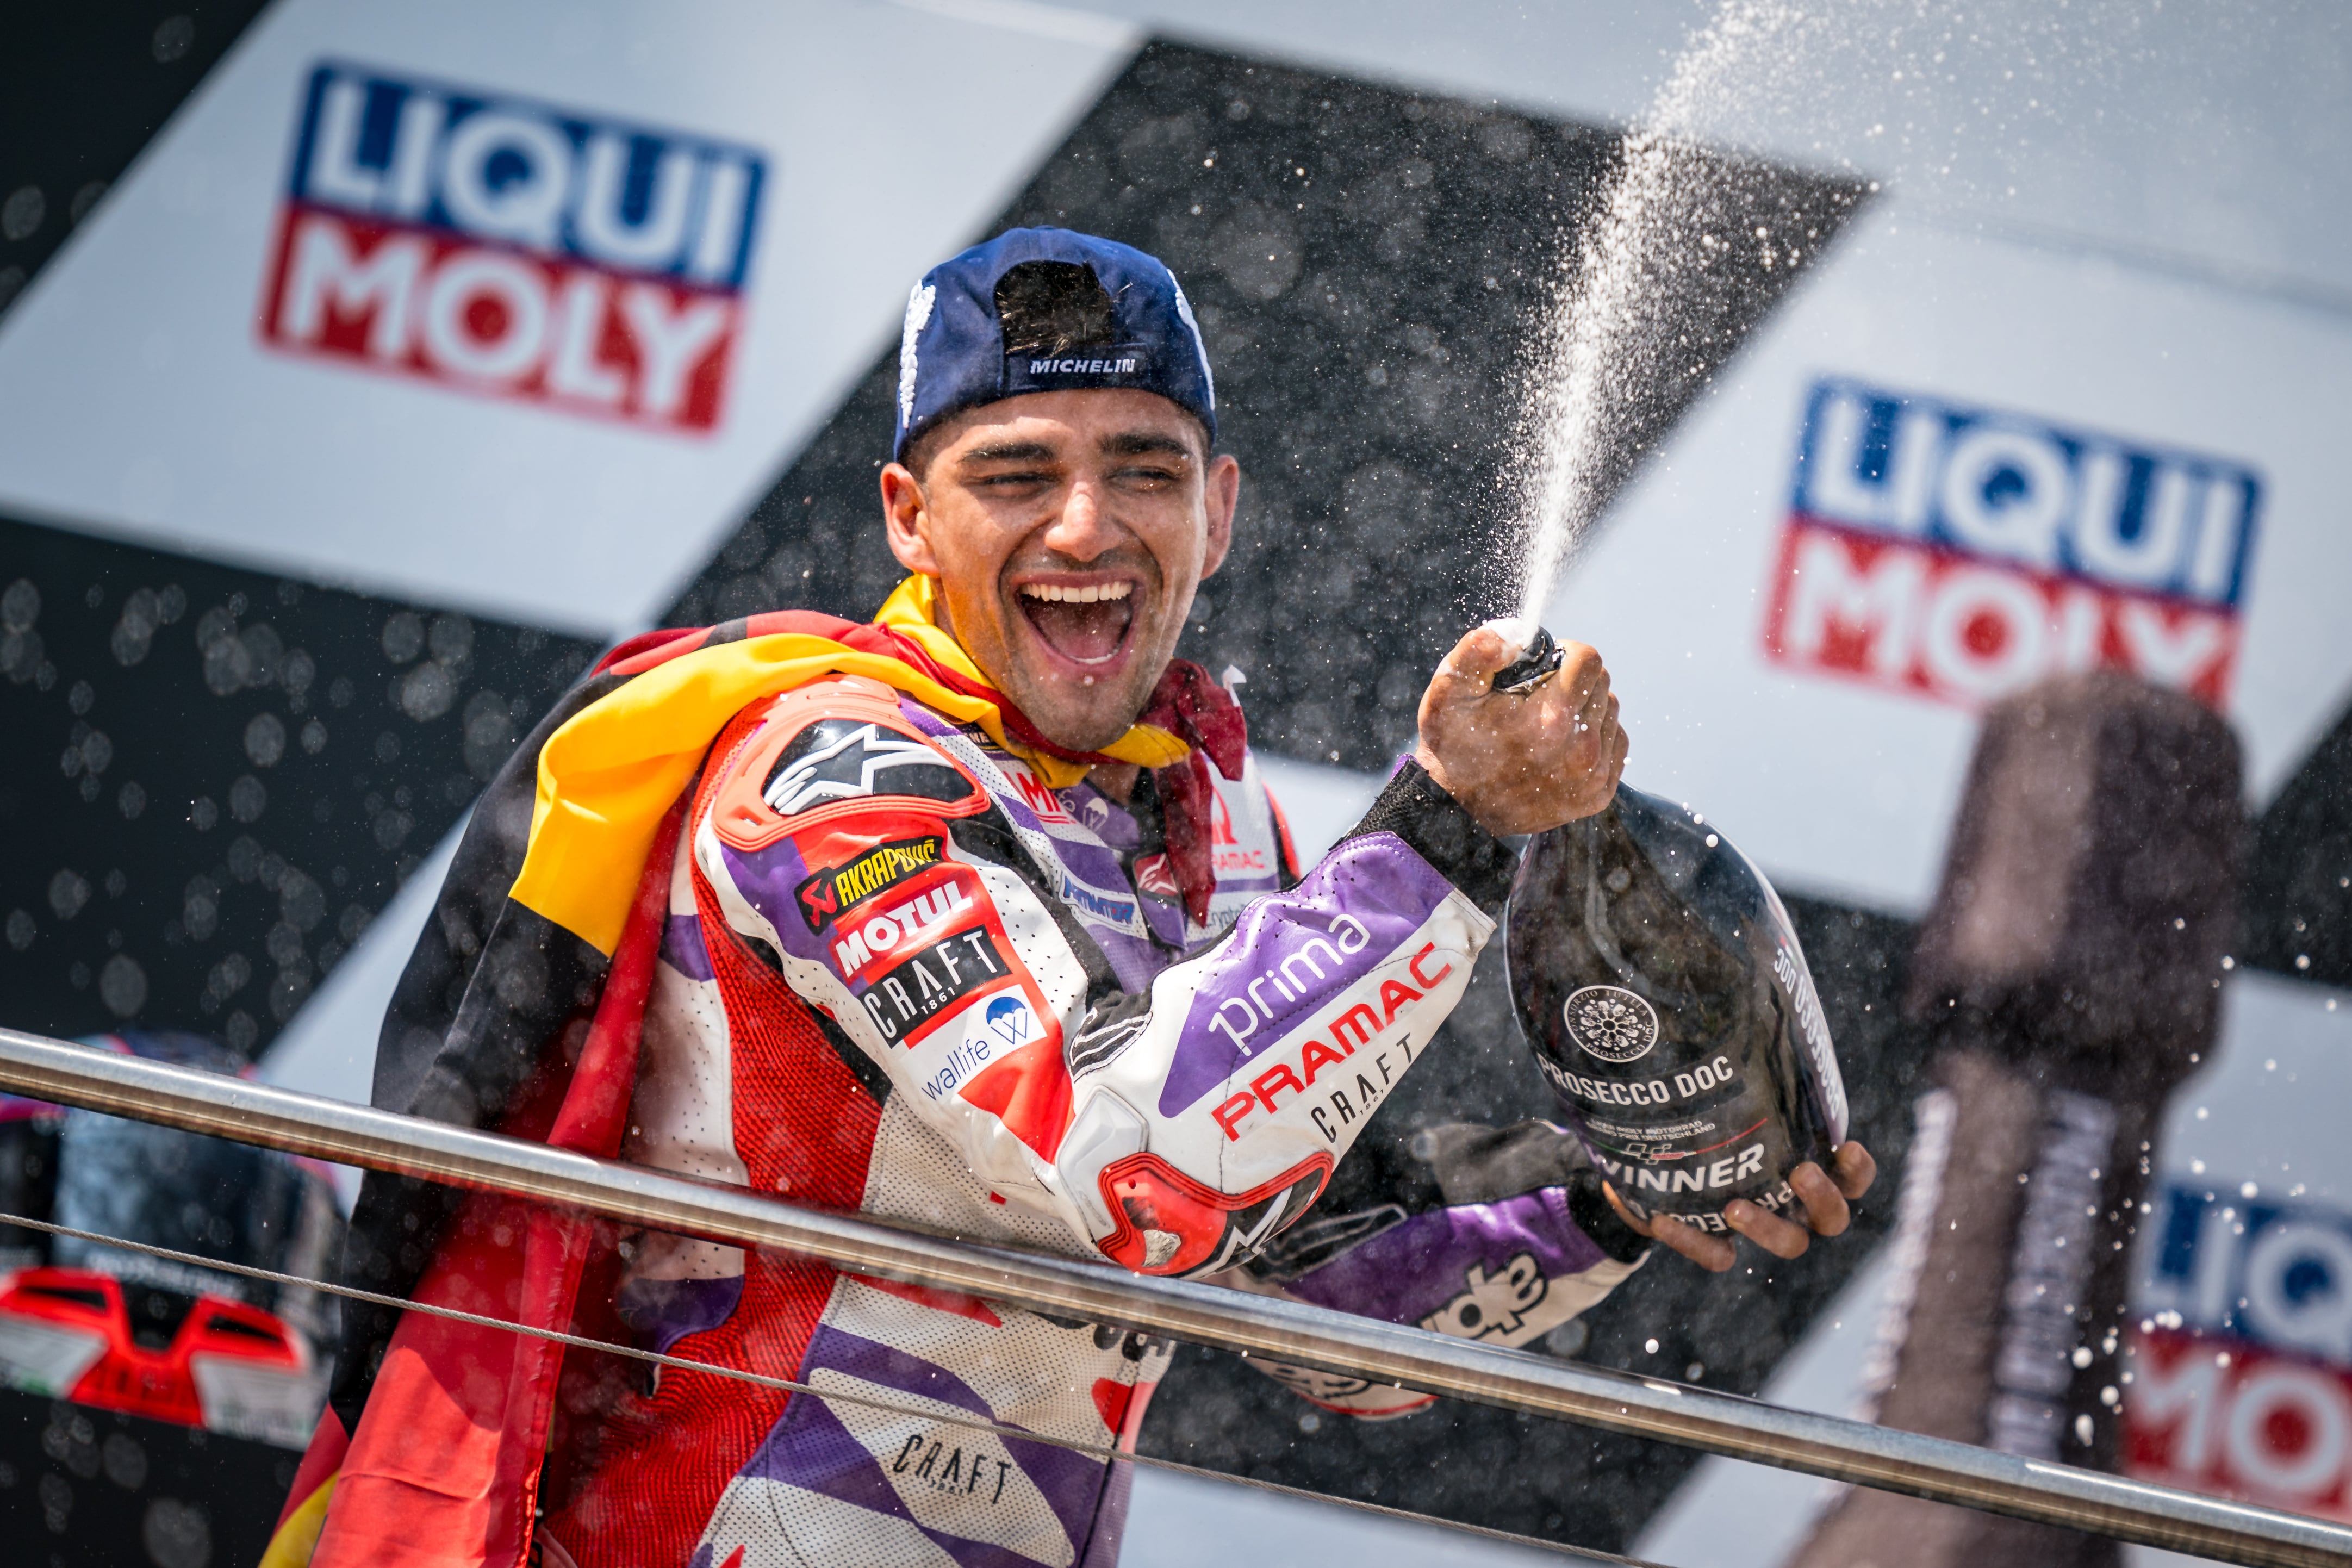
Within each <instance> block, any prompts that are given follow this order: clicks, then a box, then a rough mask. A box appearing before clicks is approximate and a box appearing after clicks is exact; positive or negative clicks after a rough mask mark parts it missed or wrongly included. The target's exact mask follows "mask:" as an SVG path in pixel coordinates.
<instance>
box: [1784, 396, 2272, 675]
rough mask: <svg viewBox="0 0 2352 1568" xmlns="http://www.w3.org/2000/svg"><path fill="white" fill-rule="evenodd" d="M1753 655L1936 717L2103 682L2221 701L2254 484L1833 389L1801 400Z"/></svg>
mask: <svg viewBox="0 0 2352 1568" xmlns="http://www.w3.org/2000/svg"><path fill="white" fill-rule="evenodd" d="M1796 479H1797V482H1796V494H1795V496H1794V499H1793V505H1792V508H1791V510H1790V516H1789V520H1788V523H1787V525H1786V527H1785V529H1784V530H1783V531H1782V534H1781V540H1780V552H1779V555H1778V558H1777V560H1776V562H1775V563H1774V567H1773V574H1772V582H1771V584H1770V593H1769V605H1770V608H1769V612H1768V618H1767V620H1766V623H1765V627H1764V646H1765V650H1766V653H1767V654H1768V655H1769V657H1770V658H1772V659H1773V660H1775V661H1776V662H1778V663H1781V664H1785V665H1791V666H1796V667H1800V668H1811V669H1818V670H1823V671H1831V672H1835V673H1837V674H1840V675H1843V676H1849V677H1854V678H1859V679H1864V680H1867V681H1870V682H1872V683H1874V684H1876V685H1880V686H1885V687H1888V688H1892V689H1898V690H1905V691H1910V692H1916V693H1917V694H1919V695H1922V696H1928V697H1936V698H1941V699H1944V700H1950V701H1957V702H1963V703H1969V704H1972V705H1973V704H1979V703H1985V702H1990V701H1993V700H1997V699H1999V698H2000V697H2002V696H2005V695H2007V694H2008V693H2010V692H2011V691H2015V690H2017V689H2021V688H2022V687H2025V686H2029V685H2031V684H2032V683H2033V682H2034V681H2036V680H2039V679H2042V678H2043V677H2045V676H2050V675H2058V674H2064V673H2068V672H2072V671H2078V670H2084V669H2093V668H2103V667H2105V668H2119V669H2125V670H2129V671H2131V672H2132V673H2134V674H2136V675H2139V676H2142V677H2144V678H2146V679H2149V680H2152V681H2155V682H2157V683H2158V684H2159V685H2163V686H2169V687H2174V688H2177V689H2181V690H2184V691H2189V692H2193V693H2194V694H2195V695H2197V696H2198V697H2200V698H2202V699H2203V700H2205V701H2207V702H2209V703H2211V704H2213V705H2214V706H2216V707H2219V706H2221V704H2222V703H2223V701H2224V700H2226V699H2227V697H2228V695H2229V687H2230V677H2231V667H2232V665H2233V664H2234V662H2235V660H2236V658H2237V652H2238V638H2239V613H2240V609H2241V607H2242V604H2243V602H2244V597H2245V590H2246V582H2247V579H2248V577H2249V576H2250V575H2251V574H2252V561H2253V552H2254V544H2255V524H2256V521H2257V519H2258V517H2259V515H2260V512H2261V510H2262V493H2263V483H2262V479H2261V478H2260V477H2259V476H2258V475H2257V474H2256V473H2255V472H2254V470H2253V469H2252V468H2250V467H2248V466H2247V465H2246V464H2244V463H2242V462H2237V461H2234V460H2232V459H2230V458H2219V457H2213V456H2210V455H2208V454H2203V453H2198V452H2189V451H2183V450H2180V449H2178V448H2174V447H2161V446H2158V445H2157V444H2155V443H2153V442H2141V441H2133V440H2126V439H2123V438H2120V437H2114V436H2110V435H2105V434H2103V433H2100V432H2096V431H2091V430H2084V429H2075V428H2068V427H2063V426H2056V425H2052V424H2049V423H2047V422H2045V421H2042V420H2040V419H2036V418H2032V417H2029V416H2023V415H2018V414H2010V413H2005V412H2000V411H1997V410H1990V409H1984V408H1970V407H1964V406H1962V405H1958V404H1953V403H1946V402H1943V401H1941V400H1938V399H1936V398H1932V397H1923V396H1919V395H1915V394H1908V393H1896V392H1886V391H1881V390H1878V389H1875V388H1873V387H1868V386H1864V385H1861V384H1857V383H1854V382H1850V381H1824V382H1822V383H1820V384H1817V385H1816V386H1815V387H1814V388H1813V390H1812V393H1811V397H1810V399H1809V401H1808V404H1807V406H1806V414H1805V430H1804V437H1803V441H1802V445H1801V448H1800V450H1799V452H1798V457H1797V476H1796Z"/></svg>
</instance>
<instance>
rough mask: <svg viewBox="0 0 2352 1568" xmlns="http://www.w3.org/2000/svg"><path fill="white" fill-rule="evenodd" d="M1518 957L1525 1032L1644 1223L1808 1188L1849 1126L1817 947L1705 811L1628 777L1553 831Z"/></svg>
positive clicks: (1709, 1217)
mask: <svg viewBox="0 0 2352 1568" xmlns="http://www.w3.org/2000/svg"><path fill="white" fill-rule="evenodd" d="M1506 920H1507V926H1508V930H1507V934H1506V938H1505V952H1506V954H1507V958H1508V961H1509V964H1510V985H1511V994H1512V997H1513V999H1514V1001H1515V1002H1516V1004H1517V1007H1518V1016H1519V1026H1520V1028H1521V1029H1523V1030H1524V1031H1525V1032H1526V1034H1527V1037H1528V1041H1529V1043H1530V1044H1532V1045H1533V1047H1535V1054H1536V1062H1537V1065H1538V1067H1540V1068H1542V1069H1543V1073H1544V1077H1545V1078H1546V1079H1548V1080H1549V1082H1550V1084H1551V1086H1552V1090H1553V1092H1554V1093H1555V1094H1557V1095H1558V1096H1559V1102H1560V1105H1561V1107H1562V1109H1563V1110H1565V1111H1566V1112H1567V1121H1568V1124H1569V1126H1570V1128H1571V1129H1572V1130H1573V1131H1575V1132H1576V1133H1577V1135H1578V1136H1579V1137H1580V1138H1581V1139H1582V1140H1583V1141H1584V1145H1585V1148H1586V1150H1587V1151H1588V1152H1590V1153H1591V1156H1592V1158H1593V1162H1594V1163H1595V1164H1597V1165H1598V1166H1599V1167H1600V1168H1601V1172H1602V1173H1604V1174H1605V1175H1606V1176H1607V1177H1608V1178H1609V1181H1610V1183H1611V1184H1612V1186H1614V1187H1615V1188H1616V1191H1617V1194H1618V1196H1619V1197H1621V1198H1622V1199H1623V1200H1624V1201H1625V1203H1626V1205H1628V1206H1629V1207H1631V1208H1632V1209H1633V1211H1634V1213H1635V1214H1636V1215H1637V1216H1642V1215H1647V1214H1648V1213H1650V1212H1652V1211H1655V1212H1658V1213H1664V1214H1671V1215H1680V1216H1681V1217H1683V1218H1685V1219H1688V1220H1691V1221H1693V1222H1694V1223H1696V1224H1698V1225H1700V1226H1704V1227H1706V1228H1707V1229H1710V1230H1718V1231H1719V1230H1722V1229H1724V1228H1726V1227H1725V1225H1724V1221H1723V1205H1725V1204H1727V1203H1728V1202H1730V1201H1731V1200H1732V1199H1733V1198H1746V1199H1748V1201H1749V1202H1751V1203H1754V1204H1757V1205H1761V1206H1762V1207H1765V1208H1767V1209H1772V1210H1780V1209H1784V1208H1787V1207H1788V1206H1789V1205H1790V1204H1792V1203H1793V1202H1794V1201H1795V1199H1794V1196H1793V1194H1791V1193H1790V1188H1789V1181H1788V1176H1789V1173H1790V1171H1791V1170H1793V1169H1794V1168H1795V1167H1796V1166H1797V1165H1799V1164H1801V1163H1803V1162H1804V1161H1807V1160H1812V1161H1816V1162H1818V1163H1820V1164H1821V1165H1822V1167H1823V1168H1824V1169H1826V1168H1828V1166H1829V1164H1830V1163H1831V1157H1832V1152H1834V1151H1835V1150H1836V1148H1837V1146H1838V1145H1839V1144H1840V1143H1843V1142H1844V1141H1845V1136H1846V1104H1845V1086H1844V1084H1843V1081H1842V1080H1841V1079H1840V1078H1839V1076H1838V1065H1837V1053H1836V1051H1835V1049H1834V1048H1833V1047H1832V1045H1831V1044H1830V1032H1829V1026H1828V1025H1827V1024H1826V1023H1825V1022H1824V1021H1823V1019H1822V1007H1821V1001H1820V998H1819V996H1818V995H1817V994H1815V992H1814V990H1813V978H1812V974H1811V972H1810V971H1809V970H1808V969H1807V968H1806V967H1805V953H1804V949H1803V947H1802V946H1801V945H1800V944H1799V942H1798V941H1797V933H1796V931H1795V930H1794V929H1793V928H1792V927H1791V926H1790V922H1789V913H1788V910H1785V909H1783V908H1782V907H1781V904H1780V896H1779V895H1778V894H1776V893H1774V892H1773V891H1772V886H1771V884H1770V883H1769V882H1767V881H1766V880H1765V879H1764V877H1763V874H1762V873H1761V872H1759V871H1758V870H1757V869H1756V868H1755V867H1754V866H1753V865H1751V864H1750V863H1749V862H1748V858H1747V857H1746V856H1744V855H1742V854H1740V853H1739V851H1738V849H1735V848H1734V847H1732V845H1731V841H1730V840H1729V839H1727V838H1725V837H1723V836H1722V835H1721V834H1720V833H1718V832H1717V830H1716V829H1714V828H1712V827H1710V826H1707V825H1706V821H1705V820H1704V819H1703V818H1701V817H1698V816H1694V815H1692V814H1691V813H1690V812H1688V811H1685V810H1684V809H1682V808H1681V807H1679V806H1676V805H1672V804H1671V803H1669V802H1666V801H1663V800H1660V799H1658V798H1657V797H1656V796H1654V795H1643V794H1642V793H1641V792H1640V791H1638V790H1634V789H1628V788H1624V787H1622V786H1621V787H1620V788H1619V789H1618V791H1617V797H1616V799H1615V800H1614V801H1612V803H1611V804H1610V805H1609V808H1608V809H1607V810H1606V811H1603V812H1601V814H1600V815H1599V816H1590V817H1586V818H1585V819H1583V820H1582V821H1580V822H1571V823H1570V824H1568V825H1567V826H1564V827H1558V828H1554V829H1553V830H1552V831H1550V832H1549V833H1543V834H1538V836H1537V837H1535V839H1534V840H1533V841H1532V842H1531V843H1530V844H1529V846H1528V852H1527V855H1526V857H1525V858H1524V859H1523V861H1522V862H1521V864H1520V867H1519V876H1518V880H1517V884H1516V885H1515V886H1514V887H1513V889H1512V890H1511V905H1510V910H1509V913H1508V914H1507V916H1506Z"/></svg>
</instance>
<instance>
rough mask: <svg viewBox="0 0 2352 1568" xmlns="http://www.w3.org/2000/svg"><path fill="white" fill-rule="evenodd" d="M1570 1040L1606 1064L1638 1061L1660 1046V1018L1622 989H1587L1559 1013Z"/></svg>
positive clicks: (1606, 986) (1647, 1005) (1601, 986)
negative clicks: (1653, 1047) (1566, 1025)
mask: <svg viewBox="0 0 2352 1568" xmlns="http://www.w3.org/2000/svg"><path fill="white" fill-rule="evenodd" d="M1560 1015H1561V1016H1562V1017H1563V1018H1564V1019H1565V1020H1566V1021H1567V1024H1568V1036H1569V1038H1570V1039H1572V1040H1574V1041H1575V1042H1576V1043H1577V1044H1578V1045H1580V1046H1581V1047H1584V1049H1585V1051H1586V1053H1587V1054H1588V1055H1591V1056H1596V1057H1599V1058H1601V1060H1602V1061H1604V1062H1633V1061H1639V1060H1641V1059H1642V1058H1643V1057H1645V1056H1648V1055H1649V1054H1650V1047H1652V1046H1654V1045H1656V1044H1657V1043H1658V1016H1657V1014H1656V1013H1654V1012H1653V1011H1651V1009H1650V1005H1649V1004H1648V1003H1647V1002H1644V1001H1643V1000H1642V999H1641V998H1640V997H1639V996H1636V995H1635V994H1633V993H1632V992H1631V991H1628V990H1626V989H1624V988H1623V987H1622V986H1619V985H1588V986H1586V987H1584V989H1582V990H1581V991H1579V992H1577V993H1576V994H1574V995H1572V996H1570V998H1569V999H1568V1002H1567V1004H1566V1005H1564V1006H1563V1007H1562V1008H1561V1009H1560Z"/></svg>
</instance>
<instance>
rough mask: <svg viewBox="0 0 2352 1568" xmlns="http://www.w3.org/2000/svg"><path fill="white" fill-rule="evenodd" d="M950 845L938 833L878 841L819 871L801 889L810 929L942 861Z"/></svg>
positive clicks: (803, 912)
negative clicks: (848, 858)
mask: <svg viewBox="0 0 2352 1568" xmlns="http://www.w3.org/2000/svg"><path fill="white" fill-rule="evenodd" d="M946 847H947V846H946V844H945V842H944V841H943V840H941V839H940V837H939V836H938V835H936V834H932V835H929V836H927V837H921V838H900V839H896V840H894V841H892V842H890V843H888V844H877V845H876V846H875V847H873V848H871V849H868V850H867V851H866V853H864V854H863V855H860V856H858V857H857V858H855V859H853V860H851V861H849V862H848V863H846V864H845V865H840V866H835V867H834V868H831V869H830V870H824V871H819V872H818V873H817V874H816V875H815V876H814V877H811V878H809V879H807V880H806V881H804V882H803V883H802V884H801V885H800V888H799V889H798V894H799V898H800V903H801V918H802V919H803V920H804V921H807V922H808V928H809V930H811V931H817V930H821V929H822V928H823V927H824V925H825V924H826V923H827V922H829V921H832V920H833V918H834V917H835V916H836V915H838V914H840V913H841V911H842V910H845V909H848V908H850V907H851V906H852V905H854V904H856V903H858V902H859V901H861V900H866V899H870V898H872V897H873V896H874V895H875V894H877V893H879V892H883V891H886V890H887V889H891V888H895V887H897V886H898V884H899V883H901V882H903V881H905V880H906V879H908V878H909V877H911V876H913V875H914V874H915V873H916V872H918V871H927V870H929V869H930V868H932V867H934V866H936V865H938V864H939V863H940V852H941V851H942V850H944V849H945V848H946Z"/></svg>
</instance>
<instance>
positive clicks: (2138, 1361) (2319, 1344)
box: [2116, 1184, 2352, 1519]
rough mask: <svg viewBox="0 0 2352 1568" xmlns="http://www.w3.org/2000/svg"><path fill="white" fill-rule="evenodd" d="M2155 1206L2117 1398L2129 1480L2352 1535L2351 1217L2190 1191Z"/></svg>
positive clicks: (2178, 1191) (2169, 1193) (2168, 1192)
mask: <svg viewBox="0 0 2352 1568" xmlns="http://www.w3.org/2000/svg"><path fill="white" fill-rule="evenodd" d="M2155 1202H2156V1213H2155V1215H2154V1224H2153V1226H2152V1227H2151V1228H2150V1230H2149V1231H2148V1233H2147V1234H2148V1235H2149V1236H2150V1237H2151V1246H2150V1248H2149V1253H2148V1256H2147V1258H2146V1259H2145V1260H2144V1264H2143V1268H2144V1278H2143V1281H2142V1285H2141V1289H2140V1296H2139V1312H2138V1322H2137V1333H2136V1335H2135V1338H2134V1348H2133V1353H2132V1356H2131V1358H2130V1362H2129V1364H2130V1367H2131V1371H2130V1373H2128V1374H2127V1381H2126V1384H2125V1385H2124V1386H2123V1387H2121V1388H2120V1389H2118V1390H2116V1394H2117V1397H2118V1398H2119V1399H2120V1400H2121V1403H2122V1407H2123V1417H2124V1456H2125V1460H2126V1466H2127V1467H2128V1468H2129V1470H2130V1472H2131V1473H2132V1474H2134V1475H2136V1476H2139V1477H2142V1478H2144V1479H2148V1480H2155V1481H2164V1482H2168V1483H2169V1484H2172V1485H2175V1486H2184V1487H2190V1488H2194V1489H2198V1490H2200V1491H2207V1492H2216V1493H2221V1494H2223V1495H2227V1496H2231V1497H2237V1498H2244V1499H2248V1500H2255V1501H2261V1502H2265V1503H2272V1504H2275V1505H2277V1506H2280V1507H2284V1508H2289V1509H2293V1510H2296V1511H2298V1512H2303V1513H2312V1514H2319V1515H2323V1516H2326V1517H2328V1518H2333V1519H2352V1214H2347V1213H2345V1212H2343V1211H2341V1210H2338V1209H2334V1208H2327V1207H2322V1206H2320V1205H2310V1204H2297V1203H2280V1202H2273V1201H2270V1200H2267V1199H2263V1198H2260V1197H2248V1196H2245V1195H2244V1194H2243V1192H2242V1190H2241V1191H2224V1190H2221V1189H2220V1188H2207V1187H2204V1186H2203V1185H2202V1184H2200V1185H2198V1186H2196V1187H2188V1186H2181V1185H2171V1186H2168V1187H2167V1188H2166V1189H2165V1190H2164V1191H2163V1192H2162V1193H2161V1194H2159V1195H2158V1197H2157V1198H2156V1200H2155Z"/></svg>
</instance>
